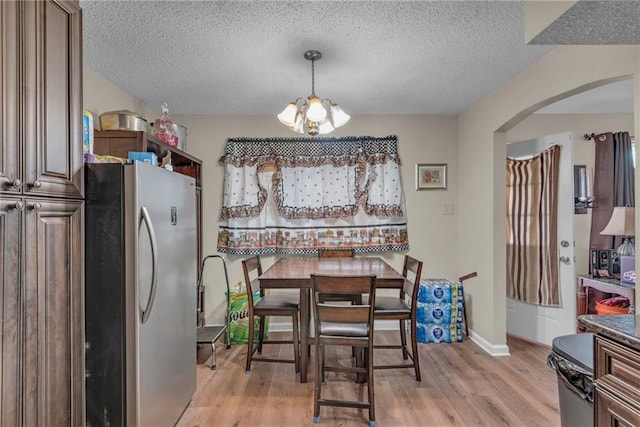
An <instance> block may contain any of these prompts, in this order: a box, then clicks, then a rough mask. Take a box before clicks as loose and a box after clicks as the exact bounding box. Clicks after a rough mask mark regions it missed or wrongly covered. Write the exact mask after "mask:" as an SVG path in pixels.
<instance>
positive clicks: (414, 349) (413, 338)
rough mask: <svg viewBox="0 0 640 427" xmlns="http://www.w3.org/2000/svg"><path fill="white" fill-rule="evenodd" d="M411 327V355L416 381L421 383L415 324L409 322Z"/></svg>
mask: <svg viewBox="0 0 640 427" xmlns="http://www.w3.org/2000/svg"><path fill="white" fill-rule="evenodd" d="M410 322H411V323H410V326H411V355H412V356H413V366H414V368H415V369H416V381H422V379H421V377H420V354H419V353H418V339H417V337H416V322H414V321H410Z"/></svg>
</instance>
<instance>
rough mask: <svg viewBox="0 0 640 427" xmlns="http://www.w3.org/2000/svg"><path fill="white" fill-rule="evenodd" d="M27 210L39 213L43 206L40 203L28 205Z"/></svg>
mask: <svg viewBox="0 0 640 427" xmlns="http://www.w3.org/2000/svg"><path fill="white" fill-rule="evenodd" d="M27 208H29V209H33V210H34V211H36V212H37V211H39V210H40V209H41V208H42V205H41V204H40V203H38V202H33V203H27Z"/></svg>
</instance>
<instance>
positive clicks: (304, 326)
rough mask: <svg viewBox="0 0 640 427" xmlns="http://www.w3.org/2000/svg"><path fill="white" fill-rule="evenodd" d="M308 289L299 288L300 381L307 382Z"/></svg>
mask: <svg viewBox="0 0 640 427" xmlns="http://www.w3.org/2000/svg"><path fill="white" fill-rule="evenodd" d="M309 308H310V307H309V289H304V288H301V289H300V382H301V383H306V382H307V365H308V364H309V318H310V312H309Z"/></svg>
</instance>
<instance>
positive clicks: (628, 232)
mask: <svg viewBox="0 0 640 427" xmlns="http://www.w3.org/2000/svg"><path fill="white" fill-rule="evenodd" d="M635 215H636V209H635V208H632V207H629V206H615V207H614V208H613V212H612V213H611V218H610V219H609V223H608V224H607V226H606V227H605V228H604V230H602V231H601V232H600V234H604V235H610V236H623V239H622V244H621V245H620V246H619V247H618V249H617V251H618V256H635V254H636V248H635V246H634V243H633V236H634V235H635V234H636V217H635Z"/></svg>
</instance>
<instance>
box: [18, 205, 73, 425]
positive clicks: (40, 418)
mask: <svg viewBox="0 0 640 427" xmlns="http://www.w3.org/2000/svg"><path fill="white" fill-rule="evenodd" d="M83 209H84V208H83V202H82V201H73V200H71V201H64V200H59V201H56V200H44V199H27V200H26V201H25V211H24V217H25V220H24V222H25V248H24V264H25V276H24V292H23V293H24V319H25V320H24V349H25V350H24V351H25V354H24V356H23V361H24V366H23V381H24V391H23V394H24V396H23V399H24V403H23V405H24V424H25V425H30V426H36V425H49V426H75V425H82V424H83V423H84V342H83V341H84V339H83V337H84V301H83V283H82V280H83V269H84V267H83V263H84V260H83V255H82V254H83V251H82V248H83V240H84V233H83V224H82V217H83V216H82V211H83Z"/></svg>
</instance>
